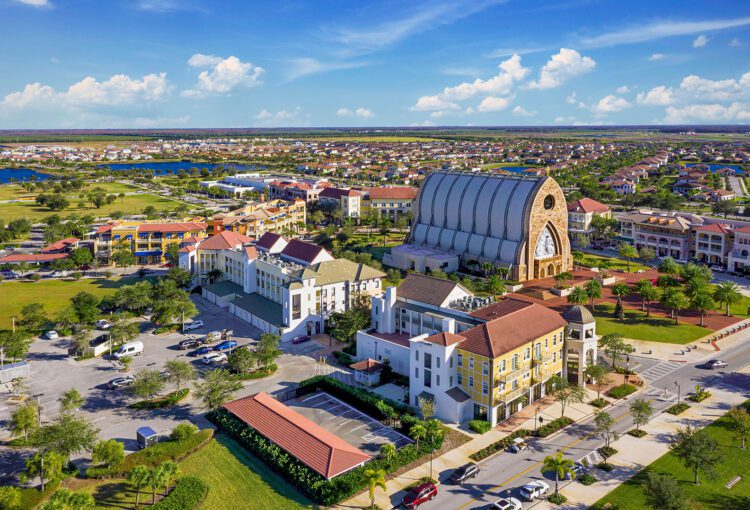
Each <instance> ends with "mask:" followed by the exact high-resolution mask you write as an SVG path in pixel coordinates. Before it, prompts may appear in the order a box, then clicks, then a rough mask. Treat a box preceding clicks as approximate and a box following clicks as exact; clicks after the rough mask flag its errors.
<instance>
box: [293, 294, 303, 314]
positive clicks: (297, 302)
mask: <svg viewBox="0 0 750 510" xmlns="http://www.w3.org/2000/svg"><path fill="white" fill-rule="evenodd" d="M301 303H302V296H300V295H299V294H295V295H293V296H292V319H299V318H300V317H302V304H301Z"/></svg>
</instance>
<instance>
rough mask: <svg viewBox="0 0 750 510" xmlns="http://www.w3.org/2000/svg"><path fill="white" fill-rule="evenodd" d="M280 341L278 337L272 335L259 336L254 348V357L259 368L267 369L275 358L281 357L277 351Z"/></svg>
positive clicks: (279, 351)
mask: <svg viewBox="0 0 750 510" xmlns="http://www.w3.org/2000/svg"><path fill="white" fill-rule="evenodd" d="M280 340H281V339H280V337H279V335H275V334H273V333H263V334H261V335H260V339H259V340H258V344H257V345H256V347H255V357H256V359H257V360H258V364H259V365H260V366H261V368H263V369H267V368H268V367H269V366H271V365H272V364H273V363H274V361H276V358H278V357H279V356H281V350H280V349H279V341H280Z"/></svg>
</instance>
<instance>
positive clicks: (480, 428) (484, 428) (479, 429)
mask: <svg viewBox="0 0 750 510" xmlns="http://www.w3.org/2000/svg"><path fill="white" fill-rule="evenodd" d="M469 428H470V429H471V430H473V431H474V432H476V433H477V434H484V433H485V432H489V430H490V429H491V428H492V424H491V423H490V422H488V421H487V420H471V421H470V422H469Z"/></svg>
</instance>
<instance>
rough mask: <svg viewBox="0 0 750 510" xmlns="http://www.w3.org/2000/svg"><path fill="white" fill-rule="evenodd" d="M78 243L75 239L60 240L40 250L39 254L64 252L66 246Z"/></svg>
mask: <svg viewBox="0 0 750 510" xmlns="http://www.w3.org/2000/svg"><path fill="white" fill-rule="evenodd" d="M79 241H80V239H78V238H77V237H67V238H65V239H60V240H59V241H55V242H54V243H52V244H49V245H47V246H45V247H44V248H42V249H41V250H40V252H41V253H50V252H55V251H60V250H64V249H65V248H67V247H68V246H71V245H74V244H76V243H77V242H79Z"/></svg>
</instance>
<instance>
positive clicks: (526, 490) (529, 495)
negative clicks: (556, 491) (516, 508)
mask: <svg viewBox="0 0 750 510" xmlns="http://www.w3.org/2000/svg"><path fill="white" fill-rule="evenodd" d="M548 492H549V485H548V484H547V482H543V481H542V480H534V481H533V482H529V483H527V484H526V485H524V486H523V487H521V490H520V494H521V497H522V498H523V499H525V500H526V501H534V500H535V499H537V498H541V497H542V496H544V495H545V494H547V493H548Z"/></svg>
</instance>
